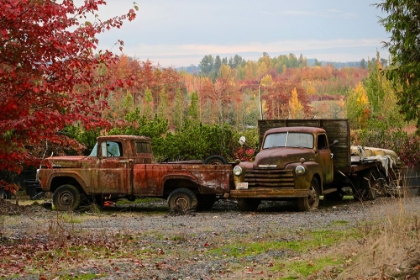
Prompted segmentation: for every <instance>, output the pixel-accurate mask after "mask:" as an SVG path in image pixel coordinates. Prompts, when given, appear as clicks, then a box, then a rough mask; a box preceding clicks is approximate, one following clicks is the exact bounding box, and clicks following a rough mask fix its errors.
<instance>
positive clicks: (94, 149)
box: [89, 142, 98, 157]
mask: <svg viewBox="0 0 420 280" xmlns="http://www.w3.org/2000/svg"><path fill="white" fill-rule="evenodd" d="M89 156H91V157H97V156H98V142H96V144H95V147H93V149H92V152H90V155H89Z"/></svg>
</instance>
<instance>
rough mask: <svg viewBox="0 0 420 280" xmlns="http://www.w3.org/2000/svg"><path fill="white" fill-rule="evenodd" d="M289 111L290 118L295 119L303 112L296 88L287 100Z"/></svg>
mask: <svg viewBox="0 0 420 280" xmlns="http://www.w3.org/2000/svg"><path fill="white" fill-rule="evenodd" d="M289 109H290V113H289V115H290V118H292V119H296V118H298V117H302V115H303V112H302V109H303V105H302V104H301V103H300V102H299V98H298V94H297V90H296V88H294V89H293V90H292V96H291V97H290V100H289Z"/></svg>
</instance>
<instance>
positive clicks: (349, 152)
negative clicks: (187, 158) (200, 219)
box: [226, 119, 400, 211]
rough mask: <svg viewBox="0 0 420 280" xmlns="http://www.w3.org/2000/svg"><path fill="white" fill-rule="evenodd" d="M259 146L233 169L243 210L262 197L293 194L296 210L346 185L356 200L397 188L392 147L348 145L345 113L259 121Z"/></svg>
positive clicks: (338, 193) (335, 196)
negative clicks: (250, 158) (338, 116)
mask: <svg viewBox="0 0 420 280" xmlns="http://www.w3.org/2000/svg"><path fill="white" fill-rule="evenodd" d="M258 130H259V137H260V139H259V140H260V141H259V143H260V147H259V152H258V154H257V155H256V157H255V161H253V162H240V163H238V164H237V165H236V166H235V167H234V169H233V181H234V183H233V186H232V190H231V191H230V193H229V194H228V195H226V197H229V198H232V199H237V201H238V207H239V209H240V210H242V211H255V210H256V209H257V208H258V205H259V204H260V202H261V200H294V201H296V202H297V205H298V208H299V210H300V211H310V210H314V209H317V208H318V206H319V199H320V196H321V195H322V196H324V197H325V198H326V199H330V200H339V199H342V197H343V195H344V194H345V192H346V191H347V192H348V191H349V190H350V191H351V192H352V194H353V196H354V197H356V198H358V199H360V200H372V199H375V198H376V195H378V194H384V193H388V192H391V191H395V190H398V189H399V182H398V181H397V179H398V169H399V167H400V160H399V158H398V156H397V154H396V153H395V152H394V151H391V150H386V149H379V148H371V147H359V146H351V145H350V128H349V122H348V120H346V119H334V120H331V119H307V120H305V119H296V120H293V119H286V120H262V121H259V122H258Z"/></svg>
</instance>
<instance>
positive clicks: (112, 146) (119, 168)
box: [94, 141, 131, 194]
mask: <svg viewBox="0 0 420 280" xmlns="http://www.w3.org/2000/svg"><path fill="white" fill-rule="evenodd" d="M129 169H130V164H129V160H128V158H127V157H126V156H125V154H124V150H123V145H122V143H121V142H119V141H103V142H101V143H100V147H99V151H98V163H97V178H98V179H97V184H95V186H94V188H95V193H96V194H131V188H130V178H129V176H130V172H129Z"/></svg>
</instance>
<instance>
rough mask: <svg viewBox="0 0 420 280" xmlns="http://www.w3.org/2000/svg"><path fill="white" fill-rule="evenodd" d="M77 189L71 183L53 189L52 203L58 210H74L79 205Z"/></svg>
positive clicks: (79, 199) (79, 197) (79, 198)
mask: <svg viewBox="0 0 420 280" xmlns="http://www.w3.org/2000/svg"><path fill="white" fill-rule="evenodd" d="M80 201H81V196H80V192H79V190H78V189H77V188H76V187H75V186H73V185H62V186H60V187H58V189H56V190H55V192H54V195H53V203H54V206H55V209H56V210H58V211H70V210H75V209H77V208H78V207H79V206H80Z"/></svg>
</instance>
